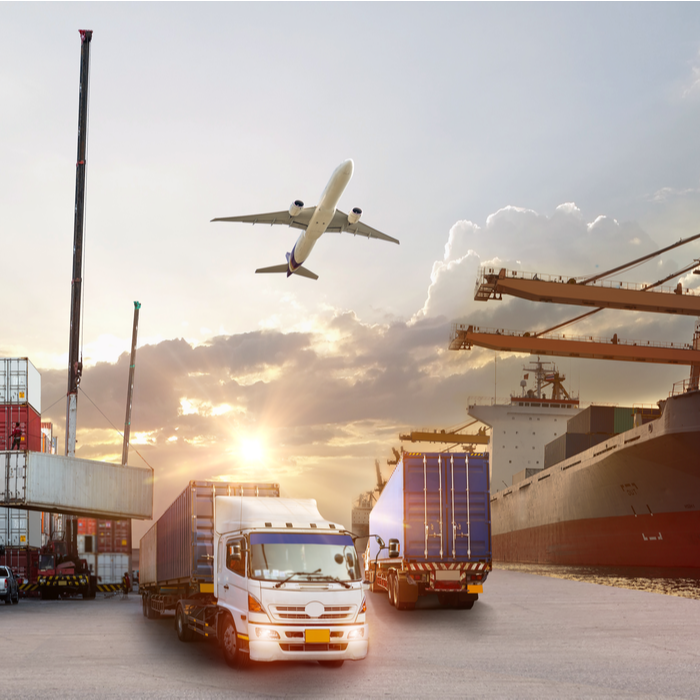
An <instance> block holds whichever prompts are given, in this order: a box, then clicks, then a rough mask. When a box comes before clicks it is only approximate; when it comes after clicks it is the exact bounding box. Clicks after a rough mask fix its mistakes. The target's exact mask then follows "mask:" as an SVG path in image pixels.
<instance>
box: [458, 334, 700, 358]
mask: <svg viewBox="0 0 700 700" xmlns="http://www.w3.org/2000/svg"><path fill="white" fill-rule="evenodd" d="M474 345H476V346H478V347H482V348H490V349H491V350H500V351H507V352H523V353H529V354H531V355H558V356H560V357H586V358H593V359H598V360H621V361H624V362H650V363H656V364H667V365H691V366H692V365H696V366H697V365H700V350H698V349H695V348H694V347H693V345H691V344H688V343H655V342H651V341H646V342H634V341H625V340H620V339H618V338H617V336H616V335H615V336H613V337H612V338H608V339H603V338H594V337H593V336H584V337H575V336H570V337H567V336H564V335H562V336H551V335H534V334H531V333H529V332H525V333H520V332H513V331H507V330H503V329H495V328H480V327H478V326H471V325H464V324H456V325H455V326H454V327H453V330H452V337H451V340H450V350H469V349H471V348H472V346H474Z"/></svg>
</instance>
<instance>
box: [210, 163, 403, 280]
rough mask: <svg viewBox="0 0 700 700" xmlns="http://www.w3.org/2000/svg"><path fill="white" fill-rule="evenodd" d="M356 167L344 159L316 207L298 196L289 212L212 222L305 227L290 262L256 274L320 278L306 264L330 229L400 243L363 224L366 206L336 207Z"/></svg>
mask: <svg viewBox="0 0 700 700" xmlns="http://www.w3.org/2000/svg"><path fill="white" fill-rule="evenodd" d="M354 168H355V165H354V163H353V162H352V159H350V158H348V160H345V161H343V162H342V163H341V164H340V165H339V166H338V167H337V168H336V169H335V171H334V172H333V174H332V175H331V179H330V180H329V181H328V184H327V185H326V189H325V190H323V194H322V195H321V200H320V202H319V203H318V205H317V206H315V207H305V206H304V202H302V201H301V200H299V199H297V200H295V201H294V202H292V205H291V206H290V207H289V211H275V212H271V213H269V214H251V215H249V216H227V217H223V218H219V219H212V221H241V222H245V223H251V224H270V225H271V226H272V225H273V224H286V225H287V226H290V227H291V228H300V229H302V232H301V235H300V236H299V238H298V239H297V242H296V243H295V244H294V247H293V248H292V252H291V253H287V262H286V264H283V265H273V266H272V267H261V268H258V269H257V270H256V271H255V272H256V273H261V272H262V273H265V272H286V273H287V277H289V276H291V275H300V276H301V277H308V278H309V279H312V280H317V279H318V275H317V274H315V273H313V272H311V270H309V269H307V268H306V267H303V265H302V263H304V262H305V261H306V259H307V258H308V257H309V254H310V253H311V251H312V250H313V247H314V246H315V245H316V241H318V239H319V238H320V237H321V236H322V235H323V234H324V233H326V232H329V231H330V232H333V233H342V232H343V231H347V232H348V233H352V234H354V235H356V236H357V235H359V236H366V237H367V238H379V239H380V240H382V241H390V242H391V243H398V240H397V239H396V238H392V237H391V236H387V235H386V234H385V233H382V232H381V231H377V230H376V229H374V228H372V227H371V226H367V225H366V224H362V223H360V217H361V216H362V209H360V208H359V207H355V208H353V209H351V210H350V213H349V214H345V213H343V212H342V211H340V209H336V206H337V204H338V200H339V199H340V196H341V195H342V194H343V192H344V191H345V188H346V187H347V186H348V182H350V178H351V177H352V173H353V170H354Z"/></svg>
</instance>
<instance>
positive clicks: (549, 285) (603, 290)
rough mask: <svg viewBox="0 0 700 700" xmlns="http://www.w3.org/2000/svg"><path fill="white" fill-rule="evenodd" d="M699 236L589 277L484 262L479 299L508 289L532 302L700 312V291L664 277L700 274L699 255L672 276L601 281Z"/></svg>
mask: <svg viewBox="0 0 700 700" xmlns="http://www.w3.org/2000/svg"><path fill="white" fill-rule="evenodd" d="M698 238H700V234H698V235H696V236H691V237H690V238H686V239H681V240H680V241H678V242H677V243H674V244H673V245H670V246H667V247H666V248H662V249H661V250H658V251H655V252H654V253H650V254H649V255H645V256H643V257H641V258H637V259H636V260H633V261H632V262H630V263H627V264H625V265H621V266H619V267H616V268H614V269H612V270H608V271H607V272H603V273H600V274H598V275H595V276H594V277H589V278H577V277H569V278H566V277H563V276H561V275H560V276H555V275H542V274H538V273H528V272H519V271H517V270H506V269H505V268H501V269H499V270H497V269H496V268H493V267H482V268H481V269H480V271H479V277H478V279H477V283H476V290H475V292H474V300H475V301H488V300H489V299H496V300H500V299H502V298H503V295H504V294H507V295H510V296H514V297H519V298H521V299H528V300H530V301H540V302H549V303H553V304H573V305H577V306H594V307H597V308H601V309H602V308H607V309H624V310H628V311H647V312H653V313H662V314H679V315H685V316H700V294H696V293H694V292H693V291H690V290H688V289H685V290H684V289H683V287H682V285H681V284H680V282H679V283H678V284H677V285H676V286H675V287H674V288H663V287H661V285H662V284H663V283H664V282H668V281H669V280H670V279H673V278H674V277H679V276H680V275H683V274H685V273H686V272H690V271H691V270H693V272H695V273H696V274H700V268H698V261H697V260H695V261H693V264H692V265H689V266H686V267H685V268H683V269H682V270H679V271H677V272H674V273H673V274H672V275H669V276H668V277H665V278H664V279H662V280H659V281H657V282H654V283H653V284H633V283H627V282H610V281H602V278H603V277H608V276H609V275H611V274H613V273H615V272H619V271H620V270H624V269H628V268H630V267H632V266H634V265H638V264H641V263H642V262H645V261H646V260H649V259H650V258H652V257H655V256H657V255H660V254H661V253H664V252H666V251H668V250H671V249H672V248H677V247H678V246H680V245H684V244H685V243H690V242H691V241H694V240H696V239H698ZM694 268H695V269H694ZM659 287H661V289H660V290H658V291H651V290H656V289H657V288H659Z"/></svg>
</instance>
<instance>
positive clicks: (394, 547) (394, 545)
mask: <svg viewBox="0 0 700 700" xmlns="http://www.w3.org/2000/svg"><path fill="white" fill-rule="evenodd" d="M399 550H400V545H399V541H398V540H393V539H392V540H389V559H396V557H398V556H399Z"/></svg>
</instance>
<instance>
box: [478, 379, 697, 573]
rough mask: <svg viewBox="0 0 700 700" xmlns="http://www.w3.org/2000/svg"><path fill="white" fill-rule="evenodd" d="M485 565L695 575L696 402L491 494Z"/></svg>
mask: <svg viewBox="0 0 700 700" xmlns="http://www.w3.org/2000/svg"><path fill="white" fill-rule="evenodd" d="M491 514H492V532H493V554H494V561H508V562H522V563H548V564H564V565H591V566H655V567H696V568H700V392H697V391H696V392H691V393H688V394H683V395H680V396H676V397H672V398H670V399H669V400H668V401H667V403H666V405H665V407H664V412H663V414H662V415H661V417H660V418H659V419H658V420H655V421H652V422H651V423H649V424H646V425H642V426H639V427H637V428H633V429H632V430H629V431H627V432H625V433H621V434H620V435H617V436H615V437H614V438H611V439H610V440H607V441H606V442H604V443H601V444H600V445H597V446H596V447H593V448H591V449H589V450H586V451H585V452H582V453H581V454H579V455H576V456H575V457H571V458H569V459H567V460H564V461H563V462H561V463H559V464H556V465H554V466H553V467H550V468H548V469H545V470H543V471H541V472H539V473H538V474H536V475H535V476H533V477H530V478H529V479H526V480H524V481H522V482H520V483H518V484H515V485H513V486H512V487H510V488H508V489H505V490H504V491H501V492H499V493H498V494H496V496H494V497H493V498H492V500H491Z"/></svg>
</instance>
